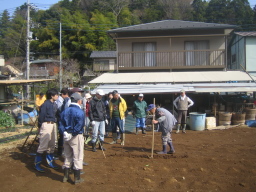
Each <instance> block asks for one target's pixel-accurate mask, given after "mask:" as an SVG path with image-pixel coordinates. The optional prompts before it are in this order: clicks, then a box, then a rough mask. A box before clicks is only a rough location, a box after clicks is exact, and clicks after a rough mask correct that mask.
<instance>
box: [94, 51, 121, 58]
mask: <svg viewBox="0 0 256 192" xmlns="http://www.w3.org/2000/svg"><path fill="white" fill-rule="evenodd" d="M90 58H116V51H93V52H92V53H91V56H90Z"/></svg>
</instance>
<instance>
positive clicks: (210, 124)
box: [205, 117, 216, 130]
mask: <svg viewBox="0 0 256 192" xmlns="http://www.w3.org/2000/svg"><path fill="white" fill-rule="evenodd" d="M215 127H216V118H215V117H206V118H205V128H206V129H208V130H211V129H213V128H215Z"/></svg>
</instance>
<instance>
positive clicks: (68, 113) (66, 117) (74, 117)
mask: <svg viewBox="0 0 256 192" xmlns="http://www.w3.org/2000/svg"><path fill="white" fill-rule="evenodd" d="M60 117H61V118H60V123H59V131H60V133H62V134H63V133H64V131H66V132H68V133H71V134H72V135H73V136H76V135H78V134H82V133H83V132H84V124H85V117H84V112H83V110H82V109H81V108H80V107H79V106H78V105H76V104H74V103H71V105H70V106H69V107H68V108H66V109H65V110H64V111H63V112H62V113H61V116H60Z"/></svg>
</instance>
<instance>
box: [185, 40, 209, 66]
mask: <svg viewBox="0 0 256 192" xmlns="http://www.w3.org/2000/svg"><path fill="white" fill-rule="evenodd" d="M207 49H209V41H187V42H185V50H186V52H185V57H186V65H187V66H196V65H200V66H203V65H209V62H210V55H209V51H207ZM187 50H193V51H187ZM196 50H198V51H196ZM199 50H200V51H199Z"/></svg>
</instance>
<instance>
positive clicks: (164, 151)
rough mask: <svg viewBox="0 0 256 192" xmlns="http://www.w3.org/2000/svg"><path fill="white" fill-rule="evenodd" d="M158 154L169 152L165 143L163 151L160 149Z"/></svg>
mask: <svg viewBox="0 0 256 192" xmlns="http://www.w3.org/2000/svg"><path fill="white" fill-rule="evenodd" d="M157 154H160V155H162V154H167V151H166V145H163V151H160V152H157Z"/></svg>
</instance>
